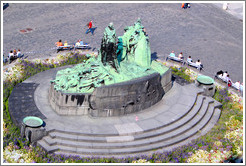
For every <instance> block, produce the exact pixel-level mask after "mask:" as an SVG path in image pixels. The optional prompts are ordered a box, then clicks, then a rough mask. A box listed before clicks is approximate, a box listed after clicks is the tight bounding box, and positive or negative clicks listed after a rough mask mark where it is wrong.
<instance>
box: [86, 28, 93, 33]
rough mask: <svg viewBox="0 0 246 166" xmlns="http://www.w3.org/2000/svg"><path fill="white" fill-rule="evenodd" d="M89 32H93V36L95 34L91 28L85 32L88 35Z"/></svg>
mask: <svg viewBox="0 0 246 166" xmlns="http://www.w3.org/2000/svg"><path fill="white" fill-rule="evenodd" d="M89 32H91V34H93V32H92V31H91V28H88V29H87V30H86V32H85V34H88V33H89Z"/></svg>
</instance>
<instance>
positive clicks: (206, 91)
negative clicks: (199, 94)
mask: <svg viewBox="0 0 246 166" xmlns="http://www.w3.org/2000/svg"><path fill="white" fill-rule="evenodd" d="M195 84H196V86H197V87H200V88H202V89H203V95H205V96H211V97H212V96H214V93H215V85H214V84H210V85H207V84H202V83H200V82H198V81H197V80H196V81H195Z"/></svg>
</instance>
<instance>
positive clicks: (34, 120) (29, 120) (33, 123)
mask: <svg viewBox="0 0 246 166" xmlns="http://www.w3.org/2000/svg"><path fill="white" fill-rule="evenodd" d="M23 123H24V124H25V125H27V126H30V127H39V126H41V125H42V124H43V120H42V119H40V118H39V117H36V116H27V117H25V118H24V119H23Z"/></svg>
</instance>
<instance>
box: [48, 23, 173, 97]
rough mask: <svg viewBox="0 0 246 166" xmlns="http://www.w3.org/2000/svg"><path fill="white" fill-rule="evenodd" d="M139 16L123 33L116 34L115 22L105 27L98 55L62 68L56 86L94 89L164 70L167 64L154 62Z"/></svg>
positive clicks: (73, 90)
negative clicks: (117, 35)
mask: <svg viewBox="0 0 246 166" xmlns="http://www.w3.org/2000/svg"><path fill="white" fill-rule="evenodd" d="M143 28H144V27H143V26H142V25H141V20H140V19H138V20H137V22H136V23H135V24H134V26H128V27H126V28H125V33H124V35H123V36H119V37H118V41H117V37H116V33H115V29H114V26H113V23H110V24H109V25H108V27H106V28H105V32H104V35H103V39H102V42H101V48H100V50H99V54H98V57H97V58H96V57H94V56H90V55H89V54H87V56H88V57H89V59H88V60H87V61H85V62H84V63H81V64H78V65H76V66H75V67H73V68H67V69H64V70H60V71H58V72H57V74H56V78H55V80H52V81H51V82H52V83H54V88H55V89H56V90H61V91H63V92H64V93H91V92H93V91H94V89H95V88H96V87H99V86H102V85H110V84H115V83H120V82H124V81H129V80H132V79H136V78H139V77H143V76H147V75H150V74H153V73H155V72H159V73H160V74H161V75H162V74H164V73H165V72H166V71H167V70H168V68H167V67H166V66H164V65H162V64H161V63H159V62H156V61H152V62H151V51H150V44H149V39H148V36H147V35H146V34H145V32H144V30H143Z"/></svg>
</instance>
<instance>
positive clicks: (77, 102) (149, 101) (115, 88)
mask: <svg viewBox="0 0 246 166" xmlns="http://www.w3.org/2000/svg"><path fill="white" fill-rule="evenodd" d="M171 77H172V72H171V70H168V71H167V72H166V73H165V74H163V75H162V76H161V75H160V74H159V73H153V74H151V75H148V76H144V77H141V78H137V79H134V80H131V81H126V82H122V83H117V84H113V85H107V86H101V87H97V88H96V89H95V90H94V91H93V92H92V93H63V92H62V91H57V90H55V89H54V83H51V86H50V89H49V101H50V104H51V107H52V108H53V109H54V110H55V111H56V113H57V114H59V115H90V116H93V117H109V116H120V115H126V114H129V113H134V112H138V111H141V110H143V109H146V108H148V107H151V106H152V105H154V104H156V103H157V102H159V101H160V100H161V99H162V97H163V95H164V94H165V93H166V92H168V91H169V90H170V89H171V87H172V81H171Z"/></svg>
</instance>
